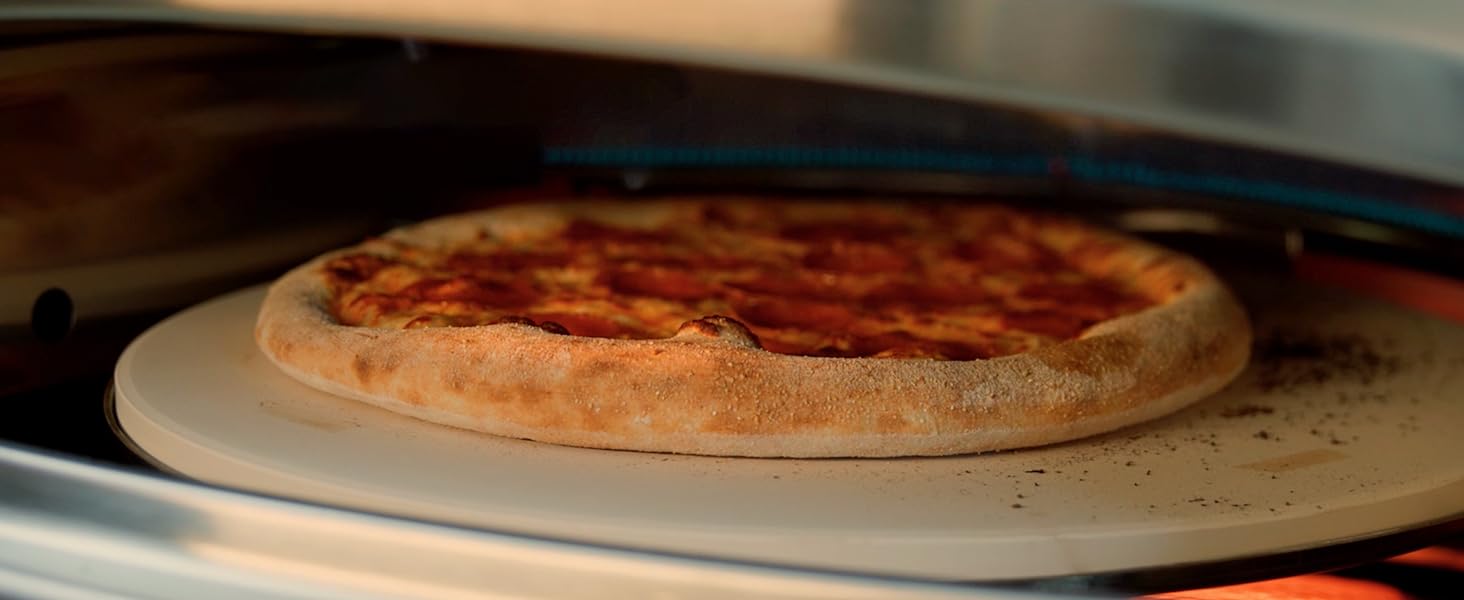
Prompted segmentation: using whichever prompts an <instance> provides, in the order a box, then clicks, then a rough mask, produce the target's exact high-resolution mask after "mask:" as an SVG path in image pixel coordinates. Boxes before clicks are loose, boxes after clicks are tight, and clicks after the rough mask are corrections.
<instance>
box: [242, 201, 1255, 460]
mask: <svg viewBox="0 0 1464 600" xmlns="http://www.w3.org/2000/svg"><path fill="white" fill-rule="evenodd" d="M255 334H256V339H257V341H258V343H259V347H260V348H261V349H262V350H263V352H264V353H265V354H266V355H267V356H269V358H270V359H271V360H273V361H274V363H275V364H277V365H278V366H279V367H280V368H281V369H283V370H284V371H285V372H286V373H288V374H289V375H291V376H293V377H294V378H296V379H299V380H300V381H302V382H304V383H306V384H309V385H311V386H314V387H316V388H319V389H322V390H325V391H328V392H331V393H334V394H338V395H341V396H346V397H350V398H354V399H357V400H361V401H365V402H368V403H371V404H374V405H376V406H379V407H382V408H385V409H388V410H391V411H395V412H398V413H402V414H406V415H410V416H412V417H417V418H420V419H424V420H427V421H432V422H435V423H440V424H444V425H450V426H454V427H461V428H465V429H471V430H477V431H482V432H486V433H491V434H497V435H501V436H509V437H514V438H524V439H530V440H537V441H541V442H550V443H555V444H566V445H573V446H584V447H592V448H606V449H622V450H641V451H655V452H673V453H688V454H706V455H721V456H760V457H881V456H912V455H945V454H958V453H971V452H982V451H990V450H1001V449H1009V448H1018V447H1025V446H1034V445H1040V444H1048V443H1054V442H1060V441H1066V440H1072V439H1075V438H1080V437H1083V436H1088V435H1092V434H1096V433H1100V432H1105V431H1109V430H1113V429H1116V428H1119V427H1122V426H1125V425H1129V424H1132V423H1137V422H1140V421H1144V420H1147V419H1152V418H1154V417H1158V416H1160V415H1163V414H1166V413H1169V412H1172V411H1174V410H1176V409H1179V408H1180V407H1183V406H1185V405H1187V404H1189V403H1191V402H1194V401H1195V400H1197V399H1199V398H1202V397H1204V396H1206V395H1208V394H1210V393H1212V392H1214V391H1216V390H1217V389H1219V388H1220V387H1222V386H1224V385H1225V384H1226V383H1227V382H1228V381H1230V380H1231V379H1232V378H1233V377H1234V376H1235V375H1236V374H1237V373H1238V372H1239V371H1240V370H1241V368H1242V367H1243V366H1244V365H1245V363H1246V361H1247V359H1248V354H1249V349H1250V343H1251V334H1250V329H1249V324H1248V322H1247V319H1246V316H1245V313H1244V312H1243V310H1242V309H1241V307H1240V306H1239V305H1238V303H1237V302H1236V300H1235V299H1234V297H1233V296H1232V295H1231V293H1230V292H1229V291H1228V290H1227V289H1226V288H1225V286H1224V285H1223V284H1222V283H1221V282H1220V281H1219V280H1218V279H1217V278H1216V277H1215V276H1214V275H1213V274H1212V273H1211V272H1210V271H1209V270H1207V269H1206V268H1205V267H1204V266H1202V265H1201V264H1200V263H1198V262H1196V261H1195V260H1193V259H1191V258H1188V257H1186V256H1183V255H1180V254H1177V253H1174V252H1171V251H1168V250H1165V249H1162V248H1159V247H1156V246H1154V245H1151V244H1148V243H1145V242H1142V241H1139V240H1135V239H1131V238H1128V237H1125V236H1122V235H1119V234H1116V233H1112V232H1108V231H1104V230H1101V229H1098V228H1095V227H1093V226H1090V225H1086V224H1083V223H1081V222H1079V221H1076V220H1074V219H1071V218H1064V217H1059V216H1054V215H1046V214H1029V213H1024V212H1019V211H1017V210H1014V209H1011V208H1008V207H1004V206H1000V205H973V204H955V203H947V204H934V203H914V202H904V203H893V202H885V203H877V202H844V201H793V200H783V201H768V200H754V199H734V198H726V197H715V198H701V199H698V198H688V199H676V200H657V201H633V202H632V201H598V202H558V203H536V204H524V205H515V206H505V207H498V208H493V209H489V210H485V211H481V212H475V213H468V214H460V215H453V216H448V217H443V218H438V219H435V220H431V221H427V222H423V223H419V224H415V225H411V226H407V227H403V228H401V229H397V230H394V231H391V232H389V233H387V234H385V235H383V236H381V237H379V238H375V239H371V240H368V241H366V242H364V243H362V244H360V245H359V246H356V247H353V248H348V249H344V250H340V251H336V252H332V253H329V254H326V255H324V256H321V257H319V258H317V259H315V260H313V261H311V262H309V263H308V264H305V265H303V266H301V267H299V268H297V269H295V270H293V271H291V272H290V273H288V274H286V275H285V276H284V277H282V278H281V279H280V280H278V281H277V282H276V283H275V284H274V285H273V286H272V287H271V289H270V291H269V293H268V295H267V297H266V299H265V301H264V303H263V306H262V308H261V310H260V313H259V319H258V323H257V327H256V332H255Z"/></svg>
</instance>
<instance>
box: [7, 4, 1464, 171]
mask: <svg viewBox="0 0 1464 600" xmlns="http://www.w3.org/2000/svg"><path fill="white" fill-rule="evenodd" d="M35 19H46V20H54V19H78V20H122V21H146V22H168V23H188V24H201V25H211V26H228V27H241V28H248V29H267V30H273V31H283V32H321V31H328V32H331V33H348V34H366V35H385V36H402V37H411V38H421V39H430V40H443V41H454V42H465V43H485V44H494V45H507V46H514V47H528V48H542V49H553V50H568V51H576V52H587V53H593V54H601V55H611V56H622V57H631V58H643V59H651V60H656V61H666V60H671V61H675V62H679V63H685V64H696V65H709V66H717V67H726V68H733V69H738V70H747V71H756V72H767V73H778V74H788V75H795V76H800V77H808V78H814V79H822V80H830V81H838V82H844V83H854V84H860V85H866V86H871V87H877V88H884V89H892V90H897V91H902V92H908V93H915V94H923V95H934V96H941V97H949V98H961V99H973V100H981V101H987V102H996V103H999V104H1010V105H1021V106H1032V107H1038V108H1048V109H1055V110H1062V111H1069V112H1073V113H1077V114H1085V115H1091V116H1094V117H1100V118H1107V119H1113V120H1116V121H1119V122H1127V123H1134V124H1140V125H1145V126H1150V127H1157V128H1162V129H1165V130H1169V131H1172V132H1176V133H1181V134H1186V135H1194V136H1199V137H1203V138H1208V139H1214V140H1219V141H1224V142H1230V143H1238V144H1243V145H1250V146H1257V147H1262V148H1268V149H1273V150H1280V151H1285V152H1291V153H1297V154H1301V155H1306V156H1311V157H1315V158H1320V159H1326V160H1332V161H1336V162H1339V163H1343V164H1350V165H1355V166H1361V167H1365V168H1371V169H1376V170H1380V171H1385V172H1390V173H1395V174H1399V175H1407V176H1413V177H1421V178H1425V179H1430V180H1434V181H1437V182H1441V183H1454V184H1464V144H1461V143H1459V136H1458V134H1459V132H1461V131H1464V4H1460V3H1458V2H1455V1H1453V0H1413V1H1411V2H1408V3H1407V5H1406V8H1404V7H1400V6H1398V4H1397V3H1393V2H1386V1H1382V0H1376V1H1351V2H1326V1H1323V0H1293V1H1292V2H1288V3H1272V2H1267V1H1265V0H1244V1H1241V0H1230V1H1228V2H1199V1H1195V0H1095V1H1092V2H1081V3H1079V2H1065V1H1062V0H927V1H911V2H898V3H896V2H882V1H880V0H808V1H804V2H798V3H788V2H784V1H782V0H746V1H739V2H729V1H722V2H696V3H687V2H682V1H680V0H640V1H638V2H635V3H632V4H629V5H627V4H625V3H619V2H616V3H605V2H599V1H596V0H555V1H542V2H541V1H533V2H530V1H496V2H485V1H481V0H417V1H415V2H410V3H402V2H397V1H395V0H173V1H167V0H131V1H118V0H108V1H85V0H78V1H55V0H53V1H45V2H39V1H3V0H0V20H35Z"/></svg>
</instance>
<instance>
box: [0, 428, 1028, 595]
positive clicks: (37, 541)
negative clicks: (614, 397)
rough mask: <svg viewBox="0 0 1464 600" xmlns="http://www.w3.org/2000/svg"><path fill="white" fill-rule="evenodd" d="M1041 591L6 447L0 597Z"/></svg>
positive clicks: (0, 493) (2, 453)
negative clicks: (602, 537) (598, 540)
mask: <svg viewBox="0 0 1464 600" xmlns="http://www.w3.org/2000/svg"><path fill="white" fill-rule="evenodd" d="M114 595H116V596H125V597H145V598H203V597H208V598H221V597H240V598H262V597H312V598H371V597H411V598H446V597H523V598H529V597H532V598H567V597H569V598H578V597H609V598H650V597H655V598H699V599H700V598H712V599H715V598H742V597H748V596H757V597H762V598H930V599H941V598H950V599H954V598H986V599H993V600H1003V599H1011V600H1021V599H1024V598H1034V597H1037V596H1034V595H1030V594H1023V593H1015V592H1003V591H992V590H988V589H981V588H973V587H969V586H957V585H943V584H934V583H922V582H913V581H902V580H895V579H880V578H873V577H860V576H846V575H838V574H829V573H817V572H811V571H798V570H793V569H786V568H779V567H771V566H759V565H749V564H739V563H732V562H719V561H711V560H702V559H697V558H689V557H676V556H669V555H664V554H653V553H646V552H636V551H631V550H621V549H614V548H605V547H595V546H588V545H575V544H570V543H564V542H556V541H549V540H543V539H535V538H528V537H517V536H512V535H506V534H499V533H488V532H481V531H473V530H465V529H455V528H450V527H442V526H435V525H429V524H424V523H418V522H412V521H405V520H399V519H389V518H384V517H376V516H372V515H366V514H361V513H353V512H348V511H343V510H335V509H329V508H323V507H317V506H310V505H306V504H299V503H294V502H285V501H280V500H274V499H269V498H263V497H259V496H251V495H245V494H240V493H234V492H228V491H223V490H218V489H213V488H208V487H204V486H200V485H193V484H184V483H180V482H175V481H170V480H167V479H162V478H159V477H154V476H143V475H137V474H132V473H127V472H123V471H118V470H115V469H106V468H101V467H98V466H93V465H89V464H85V463H79V462H75V461H67V460H59V459H56V458H50V457H47V456H44V455H41V454H38V453H34V452H30V451H26V450H25V449H21V448H16V447H11V446H5V445H0V596H6V597H17V596H18V597H114Z"/></svg>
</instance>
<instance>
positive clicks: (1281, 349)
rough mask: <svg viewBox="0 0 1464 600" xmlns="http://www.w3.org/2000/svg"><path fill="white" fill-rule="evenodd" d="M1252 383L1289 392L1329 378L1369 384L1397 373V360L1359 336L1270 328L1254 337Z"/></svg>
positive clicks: (1266, 390) (1264, 388) (1264, 387)
mask: <svg viewBox="0 0 1464 600" xmlns="http://www.w3.org/2000/svg"><path fill="white" fill-rule="evenodd" d="M1253 365H1254V366H1255V369H1256V386H1257V387H1259V388H1260V389H1261V391H1262V392H1273V391H1281V392H1291V391H1294V390H1296V389H1298V388H1303V387H1309V386H1314V385H1317V384H1320V383H1325V382H1328V381H1332V380H1345V381H1349V382H1355V383H1360V384H1363V385H1368V384H1371V383H1372V382H1373V381H1376V380H1378V379H1381V378H1383V377H1388V376H1392V375H1395V374H1397V373H1398V371H1399V370H1400V368H1401V361H1400V360H1399V359H1398V357H1396V356H1385V355H1384V354H1382V353H1381V352H1379V350H1378V348H1377V343H1376V342H1374V341H1373V340H1370V339H1368V338H1365V337H1363V336H1360V335H1349V334H1335V335H1320V334H1317V333H1312V332H1303V331H1285V330H1280V331H1273V332H1271V333H1269V334H1267V335H1264V336H1262V337H1260V338H1258V339H1257V340H1256V346H1255V360H1254V361H1253Z"/></svg>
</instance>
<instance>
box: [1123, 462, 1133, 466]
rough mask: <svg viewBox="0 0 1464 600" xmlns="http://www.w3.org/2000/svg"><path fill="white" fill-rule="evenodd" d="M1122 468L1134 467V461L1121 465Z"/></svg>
mask: <svg viewBox="0 0 1464 600" xmlns="http://www.w3.org/2000/svg"><path fill="white" fill-rule="evenodd" d="M1123 466H1125V467H1132V466H1134V461H1128V462H1125V463H1123Z"/></svg>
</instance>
